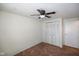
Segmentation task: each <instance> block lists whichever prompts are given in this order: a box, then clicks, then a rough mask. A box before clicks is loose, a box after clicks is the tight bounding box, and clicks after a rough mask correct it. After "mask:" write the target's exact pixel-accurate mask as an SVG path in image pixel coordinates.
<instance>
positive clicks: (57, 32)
mask: <svg viewBox="0 0 79 59" xmlns="http://www.w3.org/2000/svg"><path fill="white" fill-rule="evenodd" d="M46 27H47V28H46V32H47V33H46V37H47V41H48V43H49V44H52V45H55V46H58V47H62V32H61V31H62V30H61V29H62V27H61V22H60V21H54V22H47V23H46Z"/></svg>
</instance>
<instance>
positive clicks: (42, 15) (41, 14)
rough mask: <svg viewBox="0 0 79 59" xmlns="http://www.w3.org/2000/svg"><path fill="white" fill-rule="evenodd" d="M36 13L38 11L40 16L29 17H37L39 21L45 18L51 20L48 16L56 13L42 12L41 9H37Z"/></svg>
mask: <svg viewBox="0 0 79 59" xmlns="http://www.w3.org/2000/svg"><path fill="white" fill-rule="evenodd" d="M37 11H38V12H39V13H40V14H33V15H31V16H39V17H38V18H39V19H42V18H45V17H47V18H51V16H49V15H50V14H55V13H56V12H55V11H53V12H48V13H46V11H45V10H43V9H37Z"/></svg>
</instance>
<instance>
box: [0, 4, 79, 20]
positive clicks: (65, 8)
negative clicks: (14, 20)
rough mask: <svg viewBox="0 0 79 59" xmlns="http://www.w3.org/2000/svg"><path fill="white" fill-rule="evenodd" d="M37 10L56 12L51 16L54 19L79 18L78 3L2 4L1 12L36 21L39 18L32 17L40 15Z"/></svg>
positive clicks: (0, 5)
mask: <svg viewBox="0 0 79 59" xmlns="http://www.w3.org/2000/svg"><path fill="white" fill-rule="evenodd" d="M37 9H44V10H46V12H52V11H56V14H55V15H51V16H52V18H56V17H63V18H72V17H79V4H78V3H0V10H3V11H7V12H10V13H15V14H18V15H22V16H26V17H30V18H35V19H37V18H38V17H37V16H30V15H33V14H39V13H38V12H37V11H36V10H37Z"/></svg>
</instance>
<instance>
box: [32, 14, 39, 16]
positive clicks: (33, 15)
mask: <svg viewBox="0 0 79 59" xmlns="http://www.w3.org/2000/svg"><path fill="white" fill-rule="evenodd" d="M31 16H40V14H33V15H31Z"/></svg>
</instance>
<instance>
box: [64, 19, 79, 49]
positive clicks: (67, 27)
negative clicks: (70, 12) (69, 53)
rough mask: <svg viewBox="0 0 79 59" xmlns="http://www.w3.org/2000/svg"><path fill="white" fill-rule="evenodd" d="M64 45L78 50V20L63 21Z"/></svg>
mask: <svg viewBox="0 0 79 59" xmlns="http://www.w3.org/2000/svg"><path fill="white" fill-rule="evenodd" d="M64 45H67V46H71V47H75V48H79V18H71V19H64Z"/></svg>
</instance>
